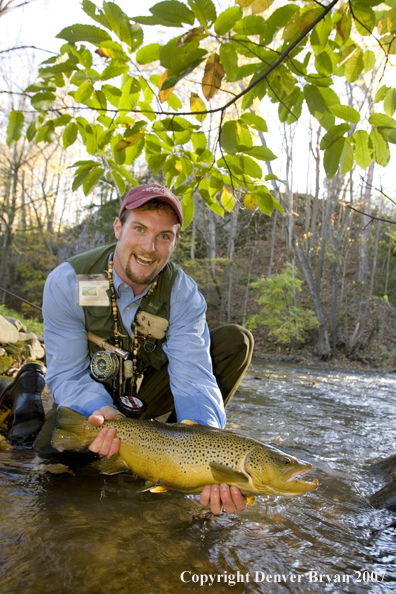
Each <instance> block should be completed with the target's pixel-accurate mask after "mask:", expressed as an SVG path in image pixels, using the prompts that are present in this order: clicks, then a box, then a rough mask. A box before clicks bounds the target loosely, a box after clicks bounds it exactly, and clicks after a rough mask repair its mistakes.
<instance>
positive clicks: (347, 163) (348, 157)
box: [340, 138, 354, 175]
mask: <svg viewBox="0 0 396 594" xmlns="http://www.w3.org/2000/svg"><path fill="white" fill-rule="evenodd" d="M353 162H354V160H353V148H352V146H351V143H350V139H349V138H347V139H346V141H345V144H344V148H343V151H342V154H341V158H340V174H341V175H345V174H346V173H348V172H349V171H351V169H352V167H353Z"/></svg>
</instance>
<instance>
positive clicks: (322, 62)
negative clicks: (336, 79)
mask: <svg viewBox="0 0 396 594" xmlns="http://www.w3.org/2000/svg"><path fill="white" fill-rule="evenodd" d="M315 68H316V70H317V71H318V73H319V74H324V76H330V75H331V74H333V63H332V61H331V58H330V56H329V55H328V53H327V52H321V53H320V54H318V55H317V56H316V58H315Z"/></svg>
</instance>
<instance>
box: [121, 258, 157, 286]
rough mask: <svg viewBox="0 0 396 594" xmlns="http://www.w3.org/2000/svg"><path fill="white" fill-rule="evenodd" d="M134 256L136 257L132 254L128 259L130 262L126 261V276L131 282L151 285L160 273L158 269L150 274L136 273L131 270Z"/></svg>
mask: <svg viewBox="0 0 396 594" xmlns="http://www.w3.org/2000/svg"><path fill="white" fill-rule="evenodd" d="M132 258H134V256H132V257H131V258H130V259H129V260H128V262H127V263H126V266H125V275H126V277H127V278H128V279H129V280H130V281H131V282H133V283H135V284H137V285H149V284H150V283H151V282H153V280H154V279H155V277H156V276H157V275H158V271H157V270H155V271H153V272H152V273H150V274H148V275H147V276H143V275H140V276H138V275H137V274H135V273H134V272H132V270H131V266H130V261H131V259H132Z"/></svg>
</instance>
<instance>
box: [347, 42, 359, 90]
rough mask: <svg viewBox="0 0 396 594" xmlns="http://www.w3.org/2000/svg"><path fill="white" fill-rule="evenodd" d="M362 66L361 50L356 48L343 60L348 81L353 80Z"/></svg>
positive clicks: (351, 81)
mask: <svg viewBox="0 0 396 594" xmlns="http://www.w3.org/2000/svg"><path fill="white" fill-rule="evenodd" d="M363 68H364V59H363V50H361V49H360V48H359V49H357V50H356V51H355V52H354V53H353V54H352V56H351V57H350V58H349V59H348V60H347V61H346V62H345V78H346V79H347V81H348V82H349V83H353V82H355V81H356V80H357V79H358V78H359V75H360V74H361V73H362V71H363Z"/></svg>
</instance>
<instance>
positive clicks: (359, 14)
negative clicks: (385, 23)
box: [352, 2, 376, 35]
mask: <svg viewBox="0 0 396 594" xmlns="http://www.w3.org/2000/svg"><path fill="white" fill-rule="evenodd" d="M352 16H353V18H354V21H355V27H356V29H357V30H358V31H359V33H360V35H371V33H372V31H373V29H374V27H375V25H376V18H375V13H374V11H373V9H372V8H370V6H367V5H366V4H363V3H362V2H357V3H355V2H354V3H353V4H352Z"/></svg>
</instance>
